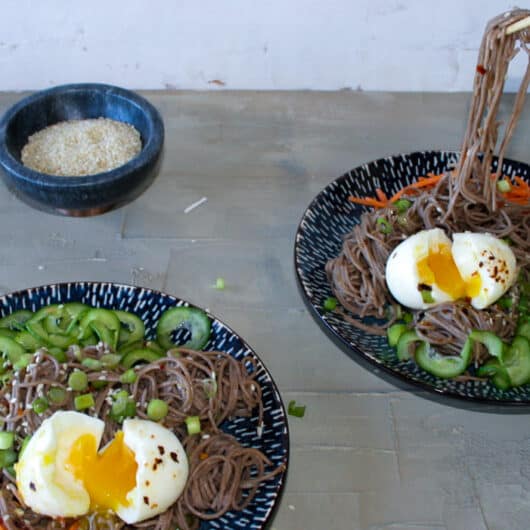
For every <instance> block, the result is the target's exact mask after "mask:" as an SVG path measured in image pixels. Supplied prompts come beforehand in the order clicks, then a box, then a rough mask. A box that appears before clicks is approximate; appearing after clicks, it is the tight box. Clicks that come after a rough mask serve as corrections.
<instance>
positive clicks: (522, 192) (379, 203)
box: [348, 171, 530, 208]
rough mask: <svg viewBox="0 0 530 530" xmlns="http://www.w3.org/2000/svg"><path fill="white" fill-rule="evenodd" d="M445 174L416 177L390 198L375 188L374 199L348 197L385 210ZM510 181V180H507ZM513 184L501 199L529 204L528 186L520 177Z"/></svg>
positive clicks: (426, 187)
mask: <svg viewBox="0 0 530 530" xmlns="http://www.w3.org/2000/svg"><path fill="white" fill-rule="evenodd" d="M444 174H445V173H440V174H438V175H436V174H434V173H427V175H426V176H421V177H418V180H417V181H416V182H413V183H412V184H409V185H408V186H405V187H404V188H401V189H400V190H399V191H398V192H397V193H394V195H392V197H390V198H388V196H387V195H386V193H385V192H384V191H383V190H382V189H381V188H376V190H375V194H376V196H377V198H374V197H353V196H350V197H348V200H349V201H350V202H353V203H355V204H361V205H364V206H371V207H372V208H387V207H388V206H390V205H391V204H393V203H395V202H396V201H398V200H399V199H401V197H403V196H404V195H407V196H410V195H417V194H418V193H420V192H421V191H422V190H425V189H429V188H434V187H435V186H436V184H438V182H439V181H440V179H441V178H442V177H443V176H444ZM451 175H452V176H455V175H456V172H455V171H451ZM491 178H492V179H493V180H494V179H496V178H497V174H496V173H492V175H491ZM507 180H510V179H507ZM513 180H514V181H515V182H511V189H510V191H508V192H506V193H502V194H501V195H502V197H503V198H504V199H506V200H507V201H509V202H512V203H515V204H521V205H523V206H525V205H527V204H528V203H529V202H530V185H529V184H528V182H526V181H525V180H523V179H522V178H521V177H517V176H515V177H513Z"/></svg>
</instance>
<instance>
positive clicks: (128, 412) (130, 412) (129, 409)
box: [125, 399, 136, 418]
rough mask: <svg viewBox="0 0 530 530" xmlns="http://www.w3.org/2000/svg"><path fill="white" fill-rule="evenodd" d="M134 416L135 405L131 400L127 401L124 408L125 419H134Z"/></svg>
mask: <svg viewBox="0 0 530 530" xmlns="http://www.w3.org/2000/svg"><path fill="white" fill-rule="evenodd" d="M134 416H136V403H135V402H134V401H133V400H132V399H129V401H127V406H126V407H125V417H127V418H134Z"/></svg>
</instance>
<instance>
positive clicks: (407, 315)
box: [401, 313, 414, 324]
mask: <svg viewBox="0 0 530 530" xmlns="http://www.w3.org/2000/svg"><path fill="white" fill-rule="evenodd" d="M401 320H403V322H405V324H411V323H412V321H413V320H414V317H413V316H412V313H403V316H402V317H401Z"/></svg>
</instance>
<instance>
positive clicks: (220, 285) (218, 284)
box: [215, 278, 225, 291]
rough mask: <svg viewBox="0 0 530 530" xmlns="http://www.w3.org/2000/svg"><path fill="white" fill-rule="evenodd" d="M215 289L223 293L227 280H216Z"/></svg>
mask: <svg viewBox="0 0 530 530" xmlns="http://www.w3.org/2000/svg"><path fill="white" fill-rule="evenodd" d="M215 288H216V289H219V291H222V290H223V289H224V288H225V279H224V278H217V280H215Z"/></svg>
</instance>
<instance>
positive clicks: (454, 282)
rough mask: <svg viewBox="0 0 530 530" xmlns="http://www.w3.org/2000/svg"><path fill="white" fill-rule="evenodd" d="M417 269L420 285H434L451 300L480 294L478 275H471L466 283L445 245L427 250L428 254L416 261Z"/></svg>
mask: <svg viewBox="0 0 530 530" xmlns="http://www.w3.org/2000/svg"><path fill="white" fill-rule="evenodd" d="M417 267H418V275H419V277H420V281H421V283H424V284H426V285H436V286H437V287H438V288H439V289H440V290H441V291H443V292H444V293H447V294H448V295H450V296H451V298H452V299H453V300H457V299H459V298H466V297H468V298H473V297H475V296H477V295H478V294H479V292H480V287H481V280H480V276H479V274H478V273H477V274H475V275H473V276H472V277H471V278H470V279H469V280H468V281H467V282H466V281H464V279H463V278H462V276H460V273H459V272H458V268H457V267H456V264H455V261H454V259H453V255H452V253H451V249H450V248H449V247H448V246H447V245H438V246H436V247H435V248H429V253H428V254H427V256H426V257H425V258H423V259H422V260H420V261H418V263H417Z"/></svg>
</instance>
